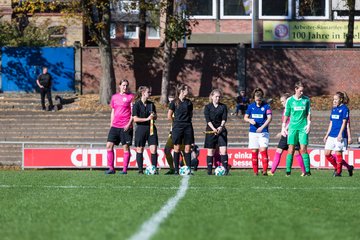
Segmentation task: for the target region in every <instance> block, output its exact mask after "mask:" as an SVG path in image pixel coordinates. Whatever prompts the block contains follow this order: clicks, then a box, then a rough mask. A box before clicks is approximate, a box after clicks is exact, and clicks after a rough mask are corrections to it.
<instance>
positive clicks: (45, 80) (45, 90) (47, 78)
mask: <svg viewBox="0 0 360 240" xmlns="http://www.w3.org/2000/svg"><path fill="white" fill-rule="evenodd" d="M36 83H37V85H38V86H39V88H40V96H41V107H42V110H43V111H46V107H45V95H46V97H47V99H48V101H49V111H52V110H53V109H54V105H53V102H52V98H51V83H52V78H51V75H50V73H48V69H47V67H43V69H42V74H40V75H39V76H38V78H37V80H36Z"/></svg>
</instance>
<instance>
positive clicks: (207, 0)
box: [188, 0, 217, 19]
mask: <svg viewBox="0 0 360 240" xmlns="http://www.w3.org/2000/svg"><path fill="white" fill-rule="evenodd" d="M216 1H217V0H197V1H191V3H189V5H188V7H189V10H190V14H191V15H192V16H193V17H194V18H197V19H215V18H216Z"/></svg>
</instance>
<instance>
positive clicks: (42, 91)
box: [40, 88, 54, 110]
mask: <svg viewBox="0 0 360 240" xmlns="http://www.w3.org/2000/svg"><path fill="white" fill-rule="evenodd" d="M45 95H46V97H47V99H48V101H49V110H52V109H53V108H54V105H53V102H52V98H51V88H40V96H41V107H42V109H43V110H45V109H46V107H45Z"/></svg>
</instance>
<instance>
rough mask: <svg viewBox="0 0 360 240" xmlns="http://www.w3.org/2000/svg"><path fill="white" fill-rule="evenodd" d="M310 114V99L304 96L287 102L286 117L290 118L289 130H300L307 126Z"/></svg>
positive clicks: (290, 98) (289, 99)
mask: <svg viewBox="0 0 360 240" xmlns="http://www.w3.org/2000/svg"><path fill="white" fill-rule="evenodd" d="M309 114H310V99H309V98H308V97H306V96H302V97H301V98H299V99H296V98H295V97H294V96H291V97H289V98H288V100H287V101H286V107H285V116H287V117H290V123H289V129H292V130H300V129H304V128H305V126H306V125H307V116H308V115H309Z"/></svg>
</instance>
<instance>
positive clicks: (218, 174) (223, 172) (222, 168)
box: [215, 166, 226, 176]
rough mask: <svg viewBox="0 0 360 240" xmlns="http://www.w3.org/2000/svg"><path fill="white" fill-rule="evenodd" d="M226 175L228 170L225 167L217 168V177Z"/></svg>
mask: <svg viewBox="0 0 360 240" xmlns="http://www.w3.org/2000/svg"><path fill="white" fill-rule="evenodd" d="M225 173H226V169H225V168H224V167H223V166H218V167H217V168H215V175H216V176H224V175H225Z"/></svg>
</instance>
